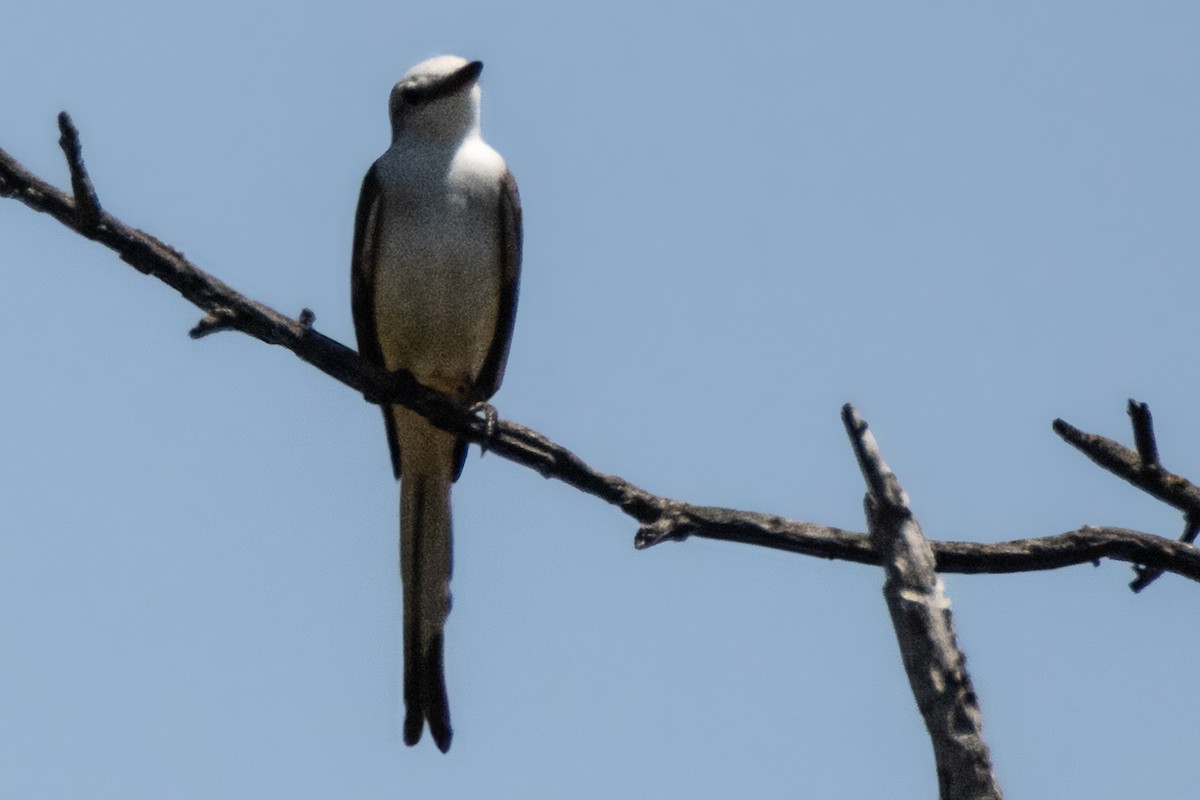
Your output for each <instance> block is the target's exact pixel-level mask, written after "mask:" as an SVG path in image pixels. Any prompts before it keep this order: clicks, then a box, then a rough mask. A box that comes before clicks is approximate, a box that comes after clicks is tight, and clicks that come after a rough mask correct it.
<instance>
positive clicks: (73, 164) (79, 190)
mask: <svg viewBox="0 0 1200 800" xmlns="http://www.w3.org/2000/svg"><path fill="white" fill-rule="evenodd" d="M58 130H59V131H60V133H61V136H59V139H58V145H59V147H61V148H62V150H63V153H64V154H65V155H66V157H67V167H68V168H69V169H70V170H71V191H72V193H73V194H74V195H75V212H76V213H77V214H78V215H79V218H80V222H81V223H83V224H84V225H88V226H92V225H95V224H96V223H98V222H99V221H100V198H98V197H96V189H95V187H94V186H92V179H91V178H90V177H89V176H88V173H87V167H85V166H84V165H83V149H82V148H81V147H80V146H79V131H77V130H76V129H75V123H73V122H72V121H71V115H70V114H68V113H67V112H65V111H63V112H61V113H60V114H59V115H58Z"/></svg>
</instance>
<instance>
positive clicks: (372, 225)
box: [351, 55, 522, 753]
mask: <svg viewBox="0 0 1200 800" xmlns="http://www.w3.org/2000/svg"><path fill="white" fill-rule="evenodd" d="M482 70H483V64H482V62H480V61H467V60H466V59H464V58H461V57H459V56H450V55H446V56H437V57H435V58H430V59H428V60H425V61H422V62H421V63H419V64H417V65H416V66H414V67H412V68H411V69H409V70H408V71H407V72H406V73H405V74H404V75H403V77H402V78H401V79H400V81H399V82H398V83H396V85H395V86H394V87H393V88H392V91H391V96H390V98H389V102H388V110H389V116H390V118H391V127H392V142H391V146H390V147H388V149H387V151H386V152H384V153H383V155H382V156H380V157H379V158H378V159H377V160H376V161H375V162H374V163H373V164H372V165H371V168H370V169H369V170H368V171H367V174H366V177H365V178H364V179H363V184H362V191H361V193H360V195H359V201H358V213H357V215H356V218H355V225H354V251H353V258H352V267H351V296H352V305H353V315H354V327H355V334H356V337H357V340H358V349H359V353H360V355H361V356H362V357H363V358H365V359H366V360H368V361H369V362H371V363H372V364H374V365H376V366H379V367H382V368H384V369H387V370H389V371H390V370H398V369H404V370H407V371H408V372H410V373H412V375H413V376H414V377H415V378H416V379H417V380H418V381H419V382H420V383H421V384H423V385H424V386H426V387H429V388H431V389H435V390H437V391H439V392H442V393H443V394H445V395H448V396H449V397H450V398H451V399H453V400H455V401H457V402H459V403H462V404H463V405H469V406H472V407H480V406H482V407H486V408H487V409H488V411H489V420H491V419H492V416H491V415H494V411H492V410H491V407H490V406H486V401H488V400H489V399H490V398H491V397H492V395H494V394H495V393H496V391H497V390H498V389H499V388H500V382H501V381H502V379H503V378H504V369H505V365H506V363H507V361H508V352H509V345H510V342H511V340H512V333H513V324H514V321H515V318H516V308H517V289H518V284H519V278H520V270H521V248H522V223H521V200H520V196H519V194H518V193H517V184H516V181H515V180H514V179H513V176H512V173H511V172H509V170H508V167H507V165H506V164H505V161H504V159H503V158H502V157H501V156H500V154H499V153H497V152H496V151H495V150H493V149H492V148H491V147H490V146H489V145H488V144H487V143H486V142H484V140H483V137H482V134H481V132H480V122H479V114H480V98H481V93H480V88H479V76H480V73H481V71H482ZM383 419H384V424H385V427H386V429H387V440H388V447H389V450H390V453H391V461H392V470H393V472H394V474H395V477H396V478H397V479H398V480H399V483H400V578H401V584H402V589H403V591H402V594H403V604H404V704H405V718H404V742H405V744H407V745H409V746H410V747H411V746H412V745H415V744H416V743H417V742H418V741H420V739H421V734H422V732H423V730H424V726H425V723H428V725H429V732H430V735H431V736H432V738H433V740H434V743H435V744H436V745H437V747H438V749H439V750H441V751H442V752H443V753H444V752H446V751H448V750H449V749H450V740H451V738H452V735H453V730H452V728H451V725H450V707H449V701H448V699H447V695H446V682H445V675H444V669H443V651H444V644H445V639H444V630H445V623H446V617H447V615H448V614H449V612H450V574H451V567H452V546H451V539H452V537H451V514H450V487H451V484H452V483H453V482H454V481H456V480H457V479H458V477H459V475H461V473H462V469H463V464H464V461H465V459H466V455H467V442H466V441H465V440H462V439H459V438H457V437H456V436H455V435H454V434H452V433H448V432H446V431H443V430H441V429H439V428H436V427H434V426H433V425H432V424H431V423H430V422H429V421H428V420H426V419H425V418H424V417H422V416H420V415H419V414H417V413H416V412H415V411H412V410H410V409H407V408H404V407H403V406H400V405H384V406H383Z"/></svg>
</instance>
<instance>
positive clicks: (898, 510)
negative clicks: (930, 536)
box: [842, 404, 1001, 800]
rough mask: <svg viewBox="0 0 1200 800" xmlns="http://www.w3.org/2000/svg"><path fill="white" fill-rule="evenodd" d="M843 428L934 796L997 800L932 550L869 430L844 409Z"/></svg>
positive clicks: (977, 714) (974, 699)
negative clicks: (927, 745) (926, 749)
mask: <svg viewBox="0 0 1200 800" xmlns="http://www.w3.org/2000/svg"><path fill="white" fill-rule="evenodd" d="M842 423H843V424H844V425H845V426H846V433H847V434H848V435H849V436H850V442H851V444H852V445H853V447H854V455H855V457H856V458H857V459H858V466H859V468H860V469H861V470H862V474H863V478H864V480H866V482H867V495H866V497H865V498H864V500H863V505H864V506H865V508H866V513H867V528H868V530H870V536H871V542H872V544H874V546H875V549H876V551H877V552H878V553H879V554H880V556H881V558H882V561H883V567H884V571H885V573H886V574H887V579H886V580H885V581H884V585H883V596H884V599H885V600H886V601H887V606H888V612H889V613H890V614H891V617H892V627H893V628H894V629H895V631H896V640H897V641H898V642H899V644H900V655H901V659H902V660H903V662H904V669H905V672H907V673H908V683H909V686H911V687H912V691H913V696H914V697H915V698H916V701H917V708H919V709H920V711H921V716H922V718H924V720H925V728H926V730H927V731H929V738H930V739H931V740H932V742H933V754H934V758H935V760H936V762H937V774H938V789H939V795H940V796H941V798H942V800H999V798H1000V796H1001V794H1000V786H999V784H998V783H997V782H996V776H995V774H994V773H993V770H992V760H991V755H990V754H989V752H988V746H987V743H986V742H985V741H984V740H983V713H982V712H981V711H980V709H979V701H978V698H977V696H976V694H975V689H974V688H973V687H972V685H971V676H970V674H968V673H967V667H966V656H965V655H964V654H963V652H962V650H961V649H960V648H959V646H958V637H957V636H956V634H955V632H954V619H953V617H952V615H951V613H950V601H949V599H948V598H947V597H946V593H945V585H944V584H943V583H942V579H941V577H940V576H939V575H938V573H937V568H936V564H935V562H934V556H933V549H932V548H931V547H930V546H929V542H928V540H926V539H925V536H924V534H922V533H921V526H920V524H919V523H918V522H917V520H916V517H914V516H913V513H912V510H911V509H910V508H909V505H908V496H907V495H906V494H905V493H904V490H903V489H901V488H900V481H899V479H898V478H897V477H896V475H895V473H894V472H892V471H891V469H889V468H888V465H887V464H886V463H884V460H883V456H882V455H881V454H880V452H879V447H878V445H877V444H876V442H875V437H874V436H872V435H871V431H870V430H869V429H868V427H867V423H866V422H865V421H864V420H863V418H862V417H861V416H859V414H858V411H856V410H855V409H854V407H853V406H851V405H848V404H847V405H845V406H843V407H842Z"/></svg>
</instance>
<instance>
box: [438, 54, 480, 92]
mask: <svg viewBox="0 0 1200 800" xmlns="http://www.w3.org/2000/svg"><path fill="white" fill-rule="evenodd" d="M481 72H483V62H482V61H472V62H471V63H470V64H467V65H466V66H463V67H460V68H459V69H458V70H457V71H455V72H452V73H450V74H449V75H448V76H446V80H445V81H444V82H443V84H442V85H441V86H440V87H439V88H438V94H454V93H455V92H457V91H459V90H460V89H465V88H466V87H468V86H473V85H474V84H475V81H477V80H479V73H481Z"/></svg>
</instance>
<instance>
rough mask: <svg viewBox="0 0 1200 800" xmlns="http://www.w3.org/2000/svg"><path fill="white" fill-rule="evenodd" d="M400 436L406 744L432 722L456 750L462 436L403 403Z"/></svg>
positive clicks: (444, 743)
mask: <svg viewBox="0 0 1200 800" xmlns="http://www.w3.org/2000/svg"><path fill="white" fill-rule="evenodd" d="M394 413H395V414H396V434H397V438H398V439H399V440H400V458H401V468H400V469H401V477H400V579H401V582H402V583H403V587H404V705H405V709H406V711H405V717H404V743H405V744H407V745H409V746H412V745H414V744H416V743H417V742H418V741H420V739H421V731H422V729H423V728H424V727H425V722H426V721H428V722H429V732H430V734H431V735H432V736H433V741H434V742H435V743H436V744H437V746H438V749H439V750H441V751H442V752H443V753H444V752H446V751H447V750H449V749H450V738H451V736H452V735H453V731H452V730H451V728H450V705H449V701H448V700H447V698H446V680H445V676H444V674H443V669H442V650H443V641H444V640H443V629H444V628H445V624H446V616H447V615H448V614H449V613H450V572H451V567H452V558H451V532H450V484H451V483H452V478H453V457H454V450H455V439H454V437H453V436H451V435H449V434H447V433H445V432H444V431H439V430H437V429H436V428H434V427H433V426H432V425H430V424H429V423H428V422H426V421H425V420H424V419H423V418H421V417H420V416H418V415H416V414H415V413H413V412H411V411H407V410H405V409H399V408H398V409H396V411H395V412H394Z"/></svg>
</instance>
